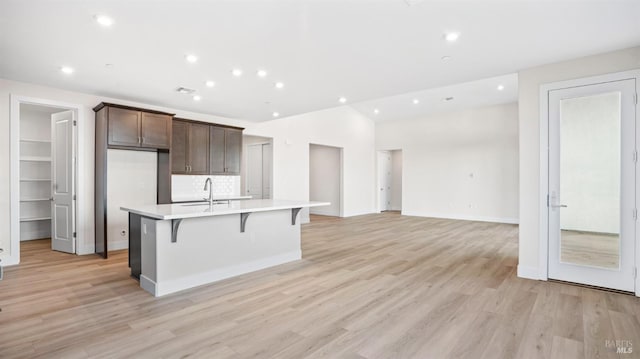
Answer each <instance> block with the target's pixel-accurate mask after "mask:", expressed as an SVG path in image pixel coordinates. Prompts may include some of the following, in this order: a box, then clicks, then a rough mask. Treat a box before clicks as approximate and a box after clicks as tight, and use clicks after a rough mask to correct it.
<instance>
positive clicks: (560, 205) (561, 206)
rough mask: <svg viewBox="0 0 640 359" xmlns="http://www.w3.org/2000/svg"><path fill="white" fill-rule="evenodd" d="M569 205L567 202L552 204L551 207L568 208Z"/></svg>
mask: <svg viewBox="0 0 640 359" xmlns="http://www.w3.org/2000/svg"><path fill="white" fill-rule="evenodd" d="M567 207H569V206H567V205H566V204H552V205H551V208H567Z"/></svg>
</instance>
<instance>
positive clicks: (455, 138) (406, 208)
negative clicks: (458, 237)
mask: <svg viewBox="0 0 640 359" xmlns="http://www.w3.org/2000/svg"><path fill="white" fill-rule="evenodd" d="M376 149H378V150H387V149H402V158H403V168H402V170H403V171H402V172H403V182H402V183H403V187H402V213H403V214H405V215H413V216H425V217H440V218H454V219H470V220H480V221H495V222H508V223H516V222H517V221H518V106H517V104H515V103H512V104H506V105H497V106H489V107H482V108H476V109H471V110H466V111H461V112H451V113H445V114H440V115H434V116H430V117H427V118H421V119H417V120H411V121H400V122H382V123H379V124H378V125H377V127H376Z"/></svg>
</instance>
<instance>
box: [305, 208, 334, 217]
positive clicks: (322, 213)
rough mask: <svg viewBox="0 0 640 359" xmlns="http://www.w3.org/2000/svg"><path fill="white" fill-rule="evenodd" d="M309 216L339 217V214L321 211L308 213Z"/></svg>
mask: <svg viewBox="0 0 640 359" xmlns="http://www.w3.org/2000/svg"><path fill="white" fill-rule="evenodd" d="M309 214H317V215H318V216H331V217H340V213H337V214H336V213H334V212H331V211H322V210H317V209H316V210H313V211H309Z"/></svg>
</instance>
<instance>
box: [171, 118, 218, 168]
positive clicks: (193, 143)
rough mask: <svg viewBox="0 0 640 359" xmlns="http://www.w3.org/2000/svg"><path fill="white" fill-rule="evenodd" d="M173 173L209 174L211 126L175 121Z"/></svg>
mask: <svg viewBox="0 0 640 359" xmlns="http://www.w3.org/2000/svg"><path fill="white" fill-rule="evenodd" d="M172 127H173V144H172V147H171V172H172V173H173V174H190V175H208V174H209V125H207V124H201V123H196V122H192V121H184V120H174V121H173V126H172Z"/></svg>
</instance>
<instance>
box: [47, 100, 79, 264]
mask: <svg viewBox="0 0 640 359" xmlns="http://www.w3.org/2000/svg"><path fill="white" fill-rule="evenodd" d="M74 116H75V114H74V112H73V111H64V112H60V113H54V114H52V115H51V136H52V142H51V160H52V163H51V187H52V188H51V189H52V202H51V247H52V249H53V250H56V251H61V252H67V253H75V249H76V248H75V238H74V237H75V205H74V202H75V200H74V198H73V197H74V193H75V189H74V185H75V183H74V182H75V181H74V178H75V163H74V162H75V161H74V158H75V154H74V148H75V146H74V143H73V139H74V136H73V130H74V120H75V118H74Z"/></svg>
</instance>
